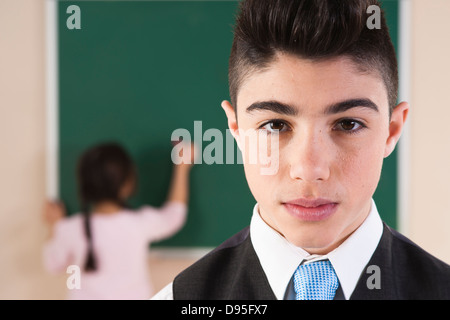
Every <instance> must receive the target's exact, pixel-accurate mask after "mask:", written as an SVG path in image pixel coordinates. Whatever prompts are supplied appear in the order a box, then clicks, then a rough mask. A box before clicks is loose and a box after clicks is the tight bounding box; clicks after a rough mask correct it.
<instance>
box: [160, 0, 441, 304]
mask: <svg viewBox="0 0 450 320" xmlns="http://www.w3.org/2000/svg"><path fill="white" fill-rule="evenodd" d="M371 5H378V6H379V3H378V2H377V1H376V0H348V1H335V0H290V1H283V0H244V1H243V2H242V3H241V6H240V13H239V15H238V17H237V21H236V26H235V35H234V41H233V46H232V50H231V55H230V65H229V82H230V97H231V103H230V102H227V101H224V102H223V103H222V108H223V109H224V110H225V113H226V116H227V118H228V126H229V128H230V130H231V132H233V135H234V137H235V139H236V141H237V143H238V145H239V146H240V147H241V151H242V153H243V156H244V169H245V174H246V178H247V181H248V184H249V187H250V190H251V192H252V194H253V196H254V197H255V199H256V201H257V204H256V205H255V208H254V210H253V216H252V220H251V223H250V226H249V227H248V228H246V229H244V230H243V231H241V232H240V233H239V234H237V235H235V236H233V237H232V238H230V239H228V240H227V241H226V242H224V243H223V244H222V245H221V246H219V247H218V248H217V249H215V250H214V251H213V252H211V253H210V254H208V255H207V256H205V257H204V258H202V259H200V260H199V261H198V262H196V263H195V264H193V265H192V266H191V267H189V268H188V269H186V270H185V271H183V272H182V273H180V274H179V275H178V276H177V277H176V278H175V280H174V282H173V284H170V285H169V286H167V287H166V288H165V289H163V291H162V292H160V293H159V294H158V295H157V296H156V297H155V299H161V298H162V299H164V298H167V299H171V298H174V299H450V266H448V265H447V264H445V263H443V262H441V261H439V260H438V259H436V258H434V257H432V256H431V255H429V254H428V253H426V252H425V251H423V250H422V249H420V248H419V247H418V246H416V245H415V244H413V243H412V242H411V241H409V240H408V239H406V238H405V237H403V236H402V235H400V234H399V233H397V232H396V231H394V230H392V229H390V228H389V227H388V226H387V225H386V224H384V223H383V222H382V221H381V219H380V216H379V214H378V212H377V208H376V205H375V203H374V201H373V200H372V196H373V194H374V192H375V189H376V187H377V184H378V181H379V178H380V173H381V168H382V163H383V159H384V158H386V157H387V156H389V155H390V154H391V152H392V151H393V150H394V148H395V145H396V143H397V141H398V140H399V138H400V135H401V132H402V128H403V125H404V123H405V121H406V117H407V114H408V109H409V106H408V104H407V103H405V102H402V103H400V104H398V105H396V104H397V102H396V100H397V90H398V74H397V61H396V56H395V51H394V48H393V45H392V43H391V40H390V37H389V33H388V30H387V26H386V22H385V19H384V16H383V15H382V16H381V28H373V29H370V28H368V27H367V26H366V21H367V19H368V17H369V15H368V14H367V9H368V7H369V6H371ZM252 130H254V131H257V132H259V133H260V134H261V133H263V134H266V135H270V136H274V135H276V137H277V138H278V154H279V156H278V159H277V161H278V163H277V168H278V170H277V172H276V173H275V174H272V175H262V174H261V168H262V167H263V165H262V164H253V163H250V162H249V161H248V160H249V152H248V150H247V149H248V148H245V147H242V146H243V145H245V143H244V142H243V141H242V139H243V137H242V134H241V133H242V132H244V131H245V132H248V131H252Z"/></svg>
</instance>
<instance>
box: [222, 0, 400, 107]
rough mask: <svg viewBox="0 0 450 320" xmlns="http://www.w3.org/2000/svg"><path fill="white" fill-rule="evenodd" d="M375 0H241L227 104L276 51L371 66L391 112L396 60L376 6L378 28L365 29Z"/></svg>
mask: <svg viewBox="0 0 450 320" xmlns="http://www.w3.org/2000/svg"><path fill="white" fill-rule="evenodd" d="M371 5H376V6H378V7H379V8H380V9H381V6H380V4H379V2H378V1H377V0H243V1H242V2H241V4H240V8H239V13H238V16H237V18H236V25H235V27H234V40H233V45H232V49H231V54H230V61H229V85H230V98H231V103H232V105H233V106H234V107H235V108H236V102H237V101H236V100H237V95H238V91H239V88H240V86H241V85H242V82H243V81H244V80H245V79H246V77H247V76H249V75H251V74H252V73H253V72H257V71H260V70H264V69H265V68H267V67H268V66H269V64H270V63H271V62H273V61H274V59H275V58H276V53H277V52H282V53H288V54H293V55H296V56H299V57H300V58H304V59H310V60H313V61H316V60H317V61H318V60H323V59H330V58H335V57H339V56H346V57H349V58H350V59H351V60H352V61H353V62H355V63H356V65H357V66H358V67H359V68H360V69H361V70H362V71H373V70H376V71H378V72H379V74H380V75H381V77H382V79H383V81H384V83H385V86H386V88H387V92H388V99H389V106H390V111H392V109H393V107H394V106H395V105H396V100H397V91H398V71H397V58H396V54H395V50H394V46H393V44H392V42H391V38H390V35H389V30H388V27H387V25H386V21H385V17H384V12H383V11H382V10H380V22H381V23H380V26H381V28H379V29H377V28H368V27H367V25H366V23H367V20H368V18H369V17H371V16H372V12H371V11H370V10H369V13H368V12H367V11H368V9H370V8H369V6H371Z"/></svg>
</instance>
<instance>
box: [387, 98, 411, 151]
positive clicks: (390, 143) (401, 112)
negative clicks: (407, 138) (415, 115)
mask: <svg viewBox="0 0 450 320" xmlns="http://www.w3.org/2000/svg"><path fill="white" fill-rule="evenodd" d="M408 112H409V104H408V103H407V102H402V103H400V104H399V105H398V106H396V107H395V108H394V110H393V111H392V115H391V121H390V123H389V136H388V138H387V140H386V148H385V150H384V157H385V158H386V157H388V156H389V155H390V154H391V153H392V151H394V149H395V146H396V145H397V142H398V140H399V139H400V136H401V134H402V130H403V126H404V124H405V122H406V118H407V117H408Z"/></svg>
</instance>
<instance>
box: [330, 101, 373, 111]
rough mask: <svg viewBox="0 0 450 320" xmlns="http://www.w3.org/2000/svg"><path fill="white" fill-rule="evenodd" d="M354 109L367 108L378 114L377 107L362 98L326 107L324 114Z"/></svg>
mask: <svg viewBox="0 0 450 320" xmlns="http://www.w3.org/2000/svg"><path fill="white" fill-rule="evenodd" d="M356 107H363V108H369V109H372V110H374V111H376V112H378V106H377V105H376V104H375V102H373V101H372V100H370V99H367V98H363V99H349V100H345V101H340V102H337V103H333V104H332V105H330V106H328V107H327V108H326V109H325V114H336V113H340V112H344V111H347V110H349V109H352V108H356Z"/></svg>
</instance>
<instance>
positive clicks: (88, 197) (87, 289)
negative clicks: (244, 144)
mask: <svg viewBox="0 0 450 320" xmlns="http://www.w3.org/2000/svg"><path fill="white" fill-rule="evenodd" d="M193 153H194V147H193V145H192V146H191V155H192V157H191V161H190V163H188V164H185V163H183V164H178V165H174V168H173V173H172V178H171V183H170V188H169V194H168V197H167V200H166V202H165V203H164V204H163V205H162V207H160V208H154V207H150V206H144V207H141V208H140V209H139V210H134V211H133V210H131V209H128V208H127V205H126V202H127V200H128V199H129V198H130V197H131V195H132V194H133V192H134V190H135V187H136V179H137V176H136V170H135V166H134V164H133V162H132V160H131V158H130V157H129V155H128V154H127V152H126V151H125V150H124V149H123V148H122V147H121V146H120V145H118V144H114V143H110V144H102V145H98V146H95V147H92V148H90V149H89V150H87V151H86V152H85V153H84V154H83V155H82V157H81V158H80V161H79V164H78V172H77V173H78V187H79V196H80V201H81V208H82V210H81V211H82V213H80V214H76V215H72V216H70V217H65V210H64V207H63V205H62V204H61V203H58V202H48V203H47V204H46V206H45V209H44V219H45V221H46V222H47V223H48V224H49V226H50V237H49V240H48V241H47V243H46V244H45V247H44V252H43V258H44V265H45V267H46V269H47V270H48V271H49V272H52V273H62V272H64V273H65V272H66V269H67V267H68V266H69V265H75V266H78V267H79V268H80V270H81V275H80V280H81V281H80V289H76V288H75V289H71V290H69V291H68V297H67V298H68V299H83V300H88V299H90V300H92V299H95V300H100V299H121V300H122V299H149V298H150V297H151V296H152V295H153V294H154V291H153V288H152V286H151V283H150V279H149V275H148V247H149V244H150V243H151V242H154V241H159V240H162V239H164V238H168V237H170V236H172V235H174V234H175V233H176V232H177V231H178V230H180V229H181V227H182V226H183V224H184V222H185V219H186V213H187V202H188V187H189V172H190V169H191V167H192V163H193V159H194V154H193ZM187 162H189V161H187Z"/></svg>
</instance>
